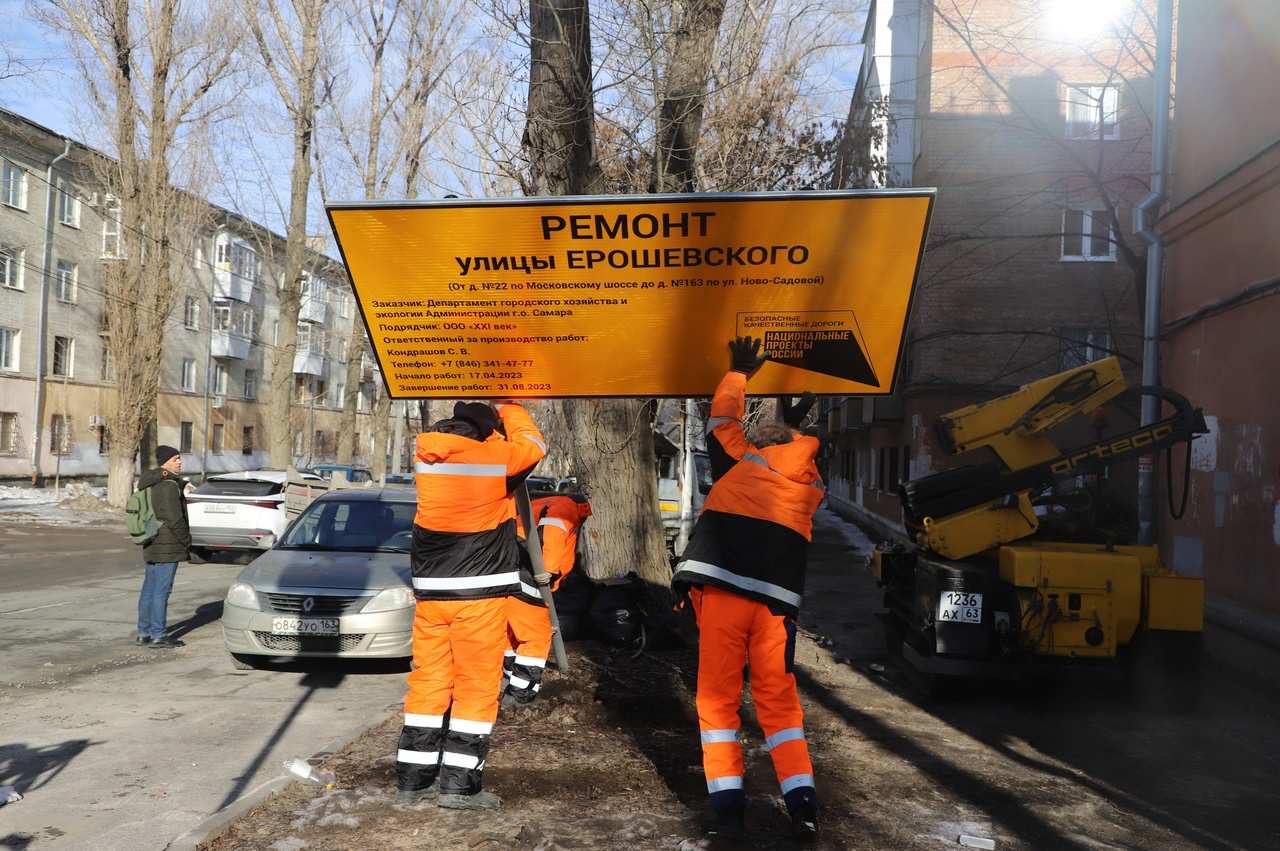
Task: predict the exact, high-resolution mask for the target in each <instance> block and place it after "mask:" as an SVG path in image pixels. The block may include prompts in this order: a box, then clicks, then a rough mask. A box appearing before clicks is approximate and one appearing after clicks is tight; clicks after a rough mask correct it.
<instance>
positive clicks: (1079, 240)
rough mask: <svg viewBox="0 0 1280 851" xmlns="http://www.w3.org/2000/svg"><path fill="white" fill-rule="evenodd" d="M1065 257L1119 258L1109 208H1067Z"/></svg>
mask: <svg viewBox="0 0 1280 851" xmlns="http://www.w3.org/2000/svg"><path fill="white" fill-rule="evenodd" d="M1062 259H1063V260H1071V261H1077V262H1078V261H1093V262H1109V261H1114V260H1115V259H1116V242H1115V226H1114V223H1113V222H1112V220H1111V212H1110V211H1108V210H1081V209H1067V210H1065V211H1064V212H1063V214H1062Z"/></svg>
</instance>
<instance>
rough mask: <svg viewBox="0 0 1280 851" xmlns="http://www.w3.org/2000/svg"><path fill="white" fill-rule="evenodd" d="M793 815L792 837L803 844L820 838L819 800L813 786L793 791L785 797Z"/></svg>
mask: <svg viewBox="0 0 1280 851" xmlns="http://www.w3.org/2000/svg"><path fill="white" fill-rule="evenodd" d="M783 800H785V801H786V802H787V812H788V813H790V814H791V835H792V836H794V837H795V838H796V839H798V840H800V841H801V842H813V841H814V840H815V839H817V838H818V798H817V796H816V795H815V794H814V791H813V787H812V786H805V787H802V788H799V789H793V790H791V791H790V792H788V793H787V794H786V795H784V796H783Z"/></svg>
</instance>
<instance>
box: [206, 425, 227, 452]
mask: <svg viewBox="0 0 1280 851" xmlns="http://www.w3.org/2000/svg"><path fill="white" fill-rule="evenodd" d="M225 433H226V429H225V428H224V427H223V424H222V423H214V424H213V427H212V428H210V429H209V451H210V452H212V453H213V454H214V455H221V454H222V444H223V438H224V437H225Z"/></svg>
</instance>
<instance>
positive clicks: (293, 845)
mask: <svg viewBox="0 0 1280 851" xmlns="http://www.w3.org/2000/svg"><path fill="white" fill-rule="evenodd" d="M306 847H307V840H305V839H299V838H298V837H296V836H287V837H285V838H284V839H277V840H276V841H275V842H272V843H271V844H270V845H268V846H267V848H269V849H270V851H302V849H303V848H306Z"/></svg>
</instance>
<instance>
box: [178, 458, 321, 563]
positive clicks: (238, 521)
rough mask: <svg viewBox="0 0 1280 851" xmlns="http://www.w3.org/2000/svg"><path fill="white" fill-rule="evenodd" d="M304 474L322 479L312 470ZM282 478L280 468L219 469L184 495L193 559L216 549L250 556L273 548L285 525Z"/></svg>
mask: <svg viewBox="0 0 1280 851" xmlns="http://www.w3.org/2000/svg"><path fill="white" fill-rule="evenodd" d="M302 477H303V478H304V479H315V480H316V481H320V477H319V476H315V475H312V474H310V473H303V474H302ZM285 480H286V474H285V473H284V472H282V471H280V470H245V471H243V472H239V473H219V474H217V475H213V476H210V477H209V478H207V479H205V480H204V482H202V483H201V484H200V485H198V486H197V487H196V489H195V490H194V491H192V492H191V493H189V494H187V519H188V522H189V523H190V526H191V551H192V556H193V560H196V559H199V560H204V561H207V560H209V559H210V558H211V557H212V556H213V554H215V553H230V554H235V555H254V554H257V553H259V552H262V551H265V550H269V549H271V546H272V545H273V544H274V543H275V542H276V540H277V539H279V537H280V536H281V535H283V534H284V530H285V527H286V526H287V525H289V523H288V518H287V517H286V516H285V509H284V487H285Z"/></svg>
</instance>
